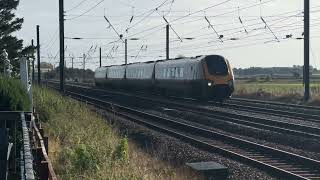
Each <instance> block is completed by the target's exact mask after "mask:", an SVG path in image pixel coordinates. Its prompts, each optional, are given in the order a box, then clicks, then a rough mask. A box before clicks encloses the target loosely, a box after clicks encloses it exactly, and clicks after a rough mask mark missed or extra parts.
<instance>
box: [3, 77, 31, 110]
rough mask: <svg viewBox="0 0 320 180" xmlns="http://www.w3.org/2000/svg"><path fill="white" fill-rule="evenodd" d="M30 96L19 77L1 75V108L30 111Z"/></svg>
mask: <svg viewBox="0 0 320 180" xmlns="http://www.w3.org/2000/svg"><path fill="white" fill-rule="evenodd" d="M29 107H30V102H29V96H28V94H27V92H26V90H25V89H24V88H23V87H22V85H21V82H20V81H19V80H18V79H8V78H4V77H1V76H0V110H2V111H28V110H29Z"/></svg>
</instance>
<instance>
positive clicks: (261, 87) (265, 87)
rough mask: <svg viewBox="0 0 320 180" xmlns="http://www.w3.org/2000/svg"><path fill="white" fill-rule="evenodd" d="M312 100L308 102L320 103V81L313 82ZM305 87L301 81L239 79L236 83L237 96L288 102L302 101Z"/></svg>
mask: <svg viewBox="0 0 320 180" xmlns="http://www.w3.org/2000/svg"><path fill="white" fill-rule="evenodd" d="M310 90H311V95H312V100H311V101H310V102H308V103H307V104H311V105H318V104H320V83H312V84H311V87H310ZM303 93H304V87H303V85H302V84H301V83H297V82H285V81H271V82H250V81H238V82H237V84H236V90H235V93H234V96H235V97H245V98H255V99H262V100H274V101H283V102H287V103H302V99H303Z"/></svg>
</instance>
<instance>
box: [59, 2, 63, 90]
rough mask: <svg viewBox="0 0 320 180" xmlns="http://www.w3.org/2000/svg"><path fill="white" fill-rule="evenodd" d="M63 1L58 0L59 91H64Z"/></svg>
mask: <svg viewBox="0 0 320 180" xmlns="http://www.w3.org/2000/svg"><path fill="white" fill-rule="evenodd" d="M63 5H64V2H63V0H59V29H60V31H59V32H60V65H59V68H60V91H61V92H64V7H63Z"/></svg>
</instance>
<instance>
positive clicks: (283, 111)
mask: <svg viewBox="0 0 320 180" xmlns="http://www.w3.org/2000/svg"><path fill="white" fill-rule="evenodd" d="M71 84H73V85H79V84H81V85H83V86H87V87H94V84H91V83H71ZM140 94H145V92H140ZM169 99H174V100H179V101H181V102H193V103H194V102H195V103H203V102H200V101H197V100H194V99H186V98H181V97H169ZM208 103H209V105H214V106H219V107H220V106H221V104H220V103H216V102H213V101H208ZM222 106H223V107H224V108H227V107H228V108H230V109H234V110H245V111H247V112H252V113H260V114H267V115H274V116H280V117H285V118H293V119H299V120H303V121H310V122H320V107H316V106H305V105H296V104H287V103H280V102H271V101H261V100H250V99H244V98H231V99H230V100H227V101H226V102H224V103H223V105H222Z"/></svg>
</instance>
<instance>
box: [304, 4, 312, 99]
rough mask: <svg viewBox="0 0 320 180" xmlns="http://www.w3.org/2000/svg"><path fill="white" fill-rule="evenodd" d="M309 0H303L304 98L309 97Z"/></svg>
mask: <svg viewBox="0 0 320 180" xmlns="http://www.w3.org/2000/svg"><path fill="white" fill-rule="evenodd" d="M309 48H310V0H304V66H303V67H304V71H303V75H304V77H303V79H304V100H305V101H308V100H309V99H310V72H309V70H310V68H309V67H310V54H309V53H310V50H309Z"/></svg>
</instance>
